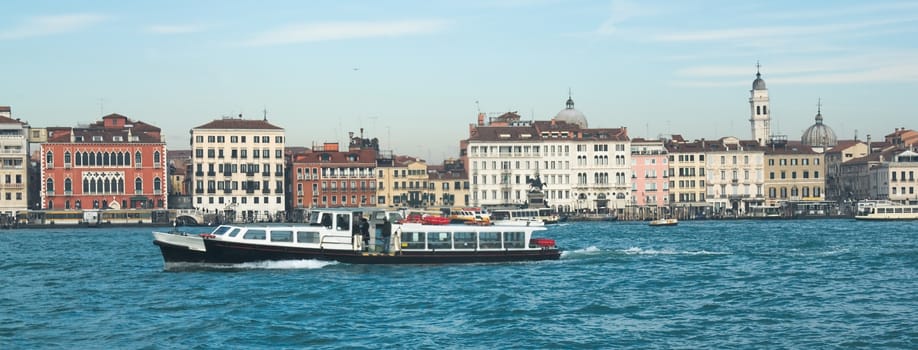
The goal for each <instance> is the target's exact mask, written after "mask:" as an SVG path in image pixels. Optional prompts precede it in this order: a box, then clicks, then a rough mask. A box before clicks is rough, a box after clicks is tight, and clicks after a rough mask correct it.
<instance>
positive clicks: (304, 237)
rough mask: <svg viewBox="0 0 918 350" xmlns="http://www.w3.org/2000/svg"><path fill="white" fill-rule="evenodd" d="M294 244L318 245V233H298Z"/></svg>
mask: <svg viewBox="0 0 918 350" xmlns="http://www.w3.org/2000/svg"><path fill="white" fill-rule="evenodd" d="M296 242H297V243H319V233H318V232H309V231H307V232H304V231H299V232H297V233H296Z"/></svg>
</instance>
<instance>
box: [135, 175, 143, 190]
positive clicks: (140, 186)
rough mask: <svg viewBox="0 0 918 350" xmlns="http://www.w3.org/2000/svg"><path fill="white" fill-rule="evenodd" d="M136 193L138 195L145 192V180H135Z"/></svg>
mask: <svg viewBox="0 0 918 350" xmlns="http://www.w3.org/2000/svg"><path fill="white" fill-rule="evenodd" d="M134 191H135V192H137V193H141V192H143V180H141V179H140V178H139V177H138V178H137V179H135V180H134Z"/></svg>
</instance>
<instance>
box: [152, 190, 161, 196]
mask: <svg viewBox="0 0 918 350" xmlns="http://www.w3.org/2000/svg"><path fill="white" fill-rule="evenodd" d="M153 194H154V195H157V196H160V195H162V194H163V190H153Z"/></svg>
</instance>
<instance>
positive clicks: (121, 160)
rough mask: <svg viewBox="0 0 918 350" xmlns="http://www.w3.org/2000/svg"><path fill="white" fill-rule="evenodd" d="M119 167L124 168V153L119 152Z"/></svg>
mask: <svg viewBox="0 0 918 350" xmlns="http://www.w3.org/2000/svg"><path fill="white" fill-rule="evenodd" d="M118 165H119V166H124V153H121V152H118Z"/></svg>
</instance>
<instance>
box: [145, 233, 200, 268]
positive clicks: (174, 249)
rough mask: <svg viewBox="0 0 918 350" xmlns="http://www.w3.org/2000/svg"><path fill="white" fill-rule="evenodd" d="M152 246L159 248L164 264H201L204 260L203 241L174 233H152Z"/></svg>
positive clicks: (198, 237)
mask: <svg viewBox="0 0 918 350" xmlns="http://www.w3.org/2000/svg"><path fill="white" fill-rule="evenodd" d="M153 244H155V245H157V246H159V250H160V251H161V252H162V254H163V260H164V261H166V262H203V261H204V260H205V254H204V253H205V250H206V248H205V246H204V239H203V238H201V237H200V236H188V235H180V234H174V233H163V232H154V233H153Z"/></svg>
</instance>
